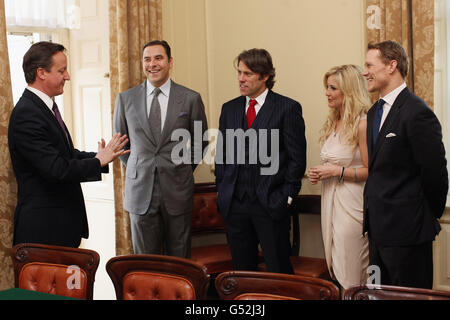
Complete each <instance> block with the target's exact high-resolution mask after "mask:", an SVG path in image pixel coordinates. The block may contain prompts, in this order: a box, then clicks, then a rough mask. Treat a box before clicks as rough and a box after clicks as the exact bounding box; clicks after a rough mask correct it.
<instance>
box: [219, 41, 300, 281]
mask: <svg viewBox="0 0 450 320" xmlns="http://www.w3.org/2000/svg"><path fill="white" fill-rule="evenodd" d="M236 61H237V70H238V80H239V86H240V91H241V94H242V96H240V97H238V98H236V99H233V100H231V101H229V102H227V103H225V104H224V105H223V107H222V113H221V115H220V124H219V137H218V144H217V150H216V158H215V162H216V167H215V174H216V185H217V191H218V200H217V204H218V208H219V211H220V213H221V215H222V216H223V217H224V219H225V220H226V224H227V237H228V242H229V245H230V248H231V254H232V258H233V264H234V268H235V269H236V270H257V265H258V244H260V245H261V248H262V251H263V254H264V260H265V263H266V266H267V271H269V272H278V273H293V270H292V266H291V263H290V260H289V256H290V242H289V230H290V216H289V211H288V206H289V205H290V203H291V202H292V199H293V198H294V197H296V196H297V194H298V193H299V191H300V188H301V180H302V178H303V175H304V172H305V168H306V140H305V124H304V121H303V117H302V108H301V105H300V104H299V103H298V102H296V101H294V100H292V99H290V98H287V97H284V96H282V95H279V94H277V93H275V92H273V91H272V88H273V86H274V83H275V81H274V78H275V69H274V67H273V64H272V58H271V56H270V54H269V53H268V52H267V51H266V50H264V49H252V50H248V51H244V52H242V53H241V54H240V55H239V56H238V58H237V59H236Z"/></svg>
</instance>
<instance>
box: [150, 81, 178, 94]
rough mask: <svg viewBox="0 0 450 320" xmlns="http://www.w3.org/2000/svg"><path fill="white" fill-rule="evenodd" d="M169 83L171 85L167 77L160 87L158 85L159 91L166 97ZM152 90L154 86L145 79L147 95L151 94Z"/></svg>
mask: <svg viewBox="0 0 450 320" xmlns="http://www.w3.org/2000/svg"><path fill="white" fill-rule="evenodd" d="M171 85H172V81H171V80H170V78H169V79H167V81H166V82H165V83H164V84H163V85H162V86H161V87H159V89H160V90H161V93H162V94H164V95H165V96H166V97H168V96H169V94H170V87H171ZM154 90H155V87H154V86H153V85H152V84H151V83H150V81H148V79H147V96H149V95H151V94H153V91H154Z"/></svg>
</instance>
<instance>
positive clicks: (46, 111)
mask: <svg viewBox="0 0 450 320" xmlns="http://www.w3.org/2000/svg"><path fill="white" fill-rule="evenodd" d="M23 95H24V96H25V97H27V98H29V99H31V100H32V101H33V102H34V104H35V105H36V106H37V107H38V108H39V109H41V111H42V113H43V114H44V115H45V116H46V117H47V118H48V119H49V120H50V122H51V123H53V125H54V126H55V127H56V128H58V131H59V133H60V134H61V138H62V139H63V140H64V142H65V145H66V147H67V149H68V150H69V151H70V150H72V149H73V143H72V138H71V137H70V133H69V131H68V130H67V135H66V132H64V130H63V128H61V126H60V125H59V122H58V120H56V117H55V115H54V114H53V113H52V112H51V111H50V109H49V108H48V107H47V105H46V104H45V103H44V101H42V99H41V98H39V97H38V96H37V95H35V94H34V93H33V92H31V91H30V90H28V89H25V92H24V93H23Z"/></svg>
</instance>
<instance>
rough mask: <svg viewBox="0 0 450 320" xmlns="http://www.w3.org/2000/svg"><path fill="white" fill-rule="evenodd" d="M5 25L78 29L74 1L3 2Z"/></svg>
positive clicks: (30, 0) (20, 0) (35, 0)
mask: <svg viewBox="0 0 450 320" xmlns="http://www.w3.org/2000/svg"><path fill="white" fill-rule="evenodd" d="M5 14H6V25H8V26H23V27H45V28H69V29H73V28H78V27H79V20H80V19H79V14H80V12H79V6H77V5H76V3H75V0H5Z"/></svg>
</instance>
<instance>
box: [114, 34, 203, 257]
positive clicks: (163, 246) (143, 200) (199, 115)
mask: <svg viewBox="0 0 450 320" xmlns="http://www.w3.org/2000/svg"><path fill="white" fill-rule="evenodd" d="M172 67H173V58H172V56H171V49H170V46H169V44H168V43H167V42H166V41H159V40H155V41H151V42H149V43H147V44H146V45H145V46H144V48H143V71H144V73H145V74H146V76H147V80H146V81H145V82H144V83H142V84H141V85H139V86H137V87H134V88H132V89H129V90H127V91H125V92H122V93H120V94H119V95H118V96H117V99H116V105H115V111H114V131H115V132H122V133H123V134H127V136H128V137H129V139H130V142H129V146H128V147H129V148H130V150H131V153H130V154H129V155H125V156H123V157H121V158H120V159H121V161H122V163H123V164H124V165H125V167H126V180H125V199H124V208H125V210H127V211H128V212H129V213H130V222H131V235H132V241H133V248H134V252H135V253H136V254H165V255H171V256H178V257H185V258H188V257H189V256H190V233H191V212H192V208H193V196H194V176H193V171H194V170H195V168H196V166H197V164H198V162H199V160H201V159H202V155H203V152H202V151H203V149H204V147H206V145H207V142H203V141H204V140H203V139H202V138H203V134H204V133H205V131H206V130H207V129H208V128H207V121H206V115H205V110H204V105H203V102H202V99H201V96H200V94H198V93H197V92H195V91H192V90H190V89H188V88H185V87H183V86H181V85H178V84H176V83H175V82H173V81H172V80H171V79H170V70H171V69H172ZM194 127H195V128H196V129H197V130H194ZM200 127H201V130H198V129H199V128H200ZM174 131H176V132H180V131H181V132H185V133H187V134H188V135H189V137H190V139H189V140H190V146H188V147H186V148H181V149H179V146H180V144H185V141H184V139H183V140H182V141H179V140H178V139H177V138H175V139H174V138H173V137H172V136H174V137H175V135H173V133H174ZM194 131H195V133H196V135H195V134H194ZM200 134H201V136H200ZM174 140H175V141H174ZM175 150H181V151H180V152H175ZM186 152H188V153H189V154H188V155H187V154H180V153H186ZM199 155H200V157H199ZM187 156H188V157H187ZM175 158H176V159H175ZM181 158H182V159H186V158H187V159H189V161H183V162H182V163H180V161H178V160H179V159H181Z"/></svg>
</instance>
